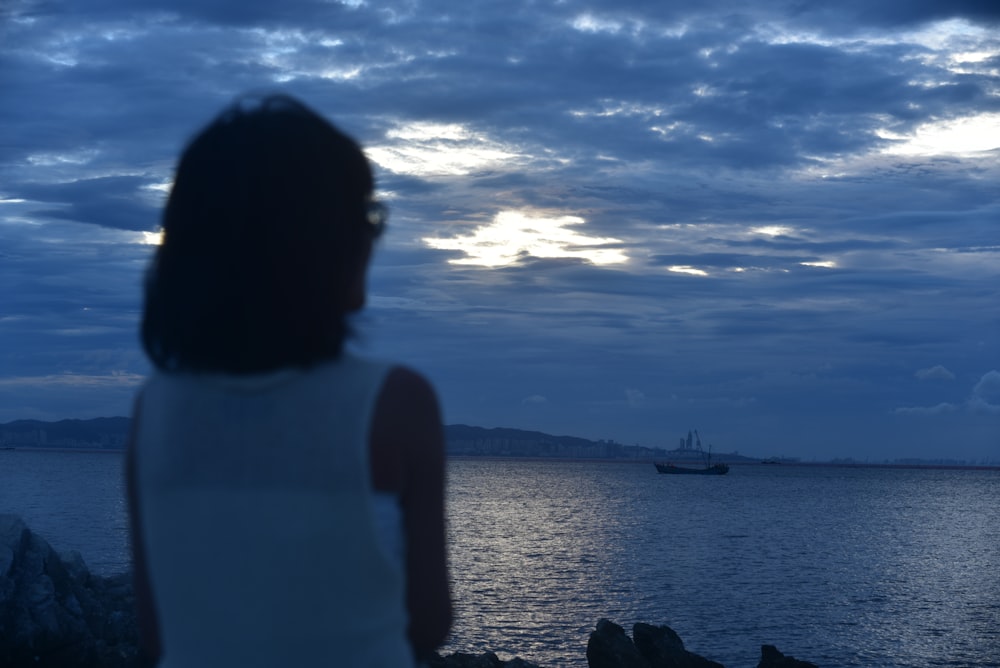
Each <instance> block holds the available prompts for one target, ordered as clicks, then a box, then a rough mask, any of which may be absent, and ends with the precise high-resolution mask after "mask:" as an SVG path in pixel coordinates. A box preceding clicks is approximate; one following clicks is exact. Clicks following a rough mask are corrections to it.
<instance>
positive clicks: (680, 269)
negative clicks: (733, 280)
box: [667, 264, 708, 276]
mask: <svg viewBox="0 0 1000 668" xmlns="http://www.w3.org/2000/svg"><path fill="white" fill-rule="evenodd" d="M667 271H672V272H673V273H675V274H688V275H690V276H708V272H707V271H705V270H703V269H698V268H697V267H689V266H688V265H684V264H675V265H673V266H670V267H667Z"/></svg>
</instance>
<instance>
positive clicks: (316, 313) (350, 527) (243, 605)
mask: <svg viewBox="0 0 1000 668" xmlns="http://www.w3.org/2000/svg"><path fill="white" fill-rule="evenodd" d="M372 193H373V177H372V173H371V169H370V166H369V164H368V162H367V160H366V159H365V157H364V155H363V153H362V151H361V149H360V148H359V146H358V145H357V144H356V143H355V142H354V141H353V140H352V139H350V138H349V137H347V136H346V135H344V134H343V133H341V132H340V131H339V130H337V129H336V128H335V127H333V126H332V125H331V124H330V123H329V122H327V121H326V120H324V119H323V118H321V117H320V116H318V115H317V114H316V113H314V112H313V111H311V110H310V109H308V108H307V107H305V106H304V105H302V104H301V103H299V102H297V101H296V100H294V99H292V98H289V97H285V96H270V97H265V98H262V99H257V100H244V101H241V102H239V103H237V104H235V105H234V106H232V107H231V108H229V109H228V110H226V111H225V112H224V113H222V115H221V116H219V117H218V118H217V119H216V120H215V121H214V122H213V123H211V124H210V125H209V126H208V127H207V128H206V129H205V130H203V131H202V132H201V133H200V134H199V135H198V136H197V137H196V138H195V139H194V140H193V142H192V143H191V144H190V145H189V146H188V147H187V149H186V150H185V152H184V154H183V155H182V157H181V160H180V163H179V165H178V169H177V173H176V181H175V183H174V186H173V190H172V191H171V194H170V198H169V201H168V203H167V206H166V210H165V212H164V217H163V228H164V239H163V243H162V245H161V246H160V247H159V249H158V251H157V253H156V256H155V258H154V259H153V262H152V264H151V266H150V268H149V273H148V276H147V280H146V287H145V309H144V314H143V322H142V341H143V345H144V347H145V350H146V352H147V354H148V355H149V358H150V359H151V360H152V362H153V364H154V366H155V368H156V371H155V373H154V374H153V375H152V377H151V378H150V379H149V380H148V381H147V383H146V384H145V386H144V387H143V388H142V390H141V392H140V393H139V395H138V397H137V399H136V404H135V410H134V416H133V417H134V420H133V433H132V437H131V439H130V441H131V442H130V447H129V451H128V458H127V466H126V470H127V482H128V498H129V507H130V517H131V531H132V544H133V554H134V562H135V577H136V593H137V603H138V607H139V619H140V627H141V629H140V630H141V640H142V643H143V647H144V649H145V651H146V653H147V654H148V655H149V656H150V657H154V658H155V657H160V665H161V666H164V667H169V668H199V667H202V666H204V667H211V668H222V667H225V666H238V667H240V668H248V667H252V666H262V667H263V666H268V667H273V668H278V667H283V666H352V667H362V666H365V667H371V668H378V667H386V668H389V667H391V668H400V667H404V666H412V665H413V664H414V657H415V656H419V655H421V654H423V653H427V652H430V651H431V650H433V649H434V648H436V647H437V646H438V645H440V644H441V643H442V642H443V640H444V638H445V636H446V634H447V632H448V629H449V626H450V623H451V604H450V600H449V595H448V579H447V568H446V562H445V530H444V442H443V440H444V439H443V429H442V426H441V419H440V411H439V408H438V403H437V399H436V396H435V394H434V391H433V389H432V388H431V386H430V385H429V384H428V382H427V381H426V380H424V378H423V377H422V376H420V375H418V374H417V373H415V372H414V371H411V370H409V369H407V368H405V367H402V366H397V365H394V364H391V363H387V362H381V361H374V360H369V359H363V358H360V357H356V356H354V355H351V354H349V353H347V352H345V350H344V341H345V339H346V338H347V336H348V326H347V323H346V319H347V316H348V314H350V313H351V312H353V311H357V310H359V309H360V308H362V306H363V305H364V302H365V274H366V270H367V266H368V260H369V256H370V254H371V251H372V246H373V243H374V240H375V239H376V238H377V237H378V236H379V234H380V233H381V231H382V228H383V225H384V217H385V210H384V208H383V207H381V206H380V205H378V204H377V203H376V202H374V201H373V199H372Z"/></svg>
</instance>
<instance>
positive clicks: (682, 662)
mask: <svg viewBox="0 0 1000 668" xmlns="http://www.w3.org/2000/svg"><path fill="white" fill-rule="evenodd" d="M632 640H633V641H634V643H635V646H636V648H637V649H638V650H639V653H640V654H642V656H643V657H644V658H645V659H646V661H647V662H649V665H650V667H651V668H724V666H723V665H722V664H721V663H716V662H715V661H711V660H709V659H706V658H705V657H703V656H700V655H698V654H695V653H694V652H690V651H688V650H686V649H684V641H682V640H681V637H680V636H679V635H677V633H676V632H675V631H674V630H673V629H671V628H670V627H669V626H652V625H650V624H642V623H639V624H635V625H634V626H633V627H632Z"/></svg>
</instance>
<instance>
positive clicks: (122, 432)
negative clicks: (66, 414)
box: [0, 417, 131, 448]
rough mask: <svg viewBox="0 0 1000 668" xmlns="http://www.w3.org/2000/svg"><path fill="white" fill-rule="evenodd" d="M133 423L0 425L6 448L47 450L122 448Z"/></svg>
mask: <svg viewBox="0 0 1000 668" xmlns="http://www.w3.org/2000/svg"><path fill="white" fill-rule="evenodd" d="M130 423H131V420H130V419H129V418H126V417H110V418H93V419H90V420H59V421H58V422H43V421H41V420H15V421H13V422H8V423H6V424H0V443H2V444H3V445H4V446H16V447H24V446H28V447H31V446H34V447H48V448H123V447H125V439H126V437H127V436H128V429H129V424H130Z"/></svg>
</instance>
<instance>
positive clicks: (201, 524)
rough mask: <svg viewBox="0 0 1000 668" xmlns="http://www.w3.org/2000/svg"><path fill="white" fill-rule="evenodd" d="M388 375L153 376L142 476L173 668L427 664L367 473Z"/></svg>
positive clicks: (354, 361) (343, 366)
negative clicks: (412, 639) (410, 624)
mask: <svg viewBox="0 0 1000 668" xmlns="http://www.w3.org/2000/svg"><path fill="white" fill-rule="evenodd" d="M389 368H391V367H390V366H389V365H386V364H381V363H375V362H370V361H364V360H360V359H358V358H354V357H351V356H348V355H345V356H344V357H342V358H341V359H339V360H337V361H335V362H331V363H327V364H323V365H320V366H318V367H316V368H314V369H310V370H307V371H299V370H286V371H278V372H274V373H270V374H262V375H254V376H229V375H225V376H223V375H192V374H164V373H160V374H156V375H154V376H153V377H152V378H151V379H150V381H149V382H148V383H147V385H146V387H145V389H144V391H143V393H142V406H141V412H140V424H139V431H138V435H137V439H136V444H135V447H136V451H135V455H136V461H135V465H136V481H137V483H138V484H137V489H138V495H139V499H138V505H139V513H140V517H141V519H142V527H143V535H142V537H141V539H142V540H143V541H144V546H145V549H146V558H147V568H148V570H149V575H150V581H151V585H152V589H153V597H154V602H155V604H156V608H157V611H158V614H159V623H160V635H161V639H162V645H163V652H164V654H163V659H162V661H161V663H160V667H161V668H201V667H205V668H208V667H211V668H225V667H227V666H234V667H239V668H254V667H260V668H264V667H267V668H279V667H284V666H301V667H303V668H305V667H309V666H324V667H329V666H352V668H406V667H410V666H413V665H414V663H413V657H412V651H411V649H410V646H409V643H408V641H407V637H406V628H407V616H406V605H405V572H404V570H403V563H402V559H400V558H399V554H398V551H397V554H395V555H394V554H390V552H389V550H387V549H386V545H384V543H385V540H380V538H379V537H378V534H377V531H378V530H377V529H376V525H377V524H379V523H381V524H383V525H384V524H385V521H384V518H383V519H382V520H377V518H376V510H375V507H376V504H375V502H374V495H373V492H372V489H371V479H370V475H371V474H370V467H369V462H368V440H369V439H368V435H369V426H370V423H371V415H372V410H373V407H374V403H375V400H376V398H377V396H378V393H379V390H380V389H381V386H382V383H383V381H384V379H385V375H386V373H387V371H388V369H389ZM384 501H385V500H384V499H382V500H380V502H379V503H378V505H379V506H382V507H384V505H385V503H384ZM393 521H394V520H390V522H393ZM391 532H392V531H391V529H390V533H391ZM396 547H397V548H398V547H399V546H398V542H397V545H396Z"/></svg>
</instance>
